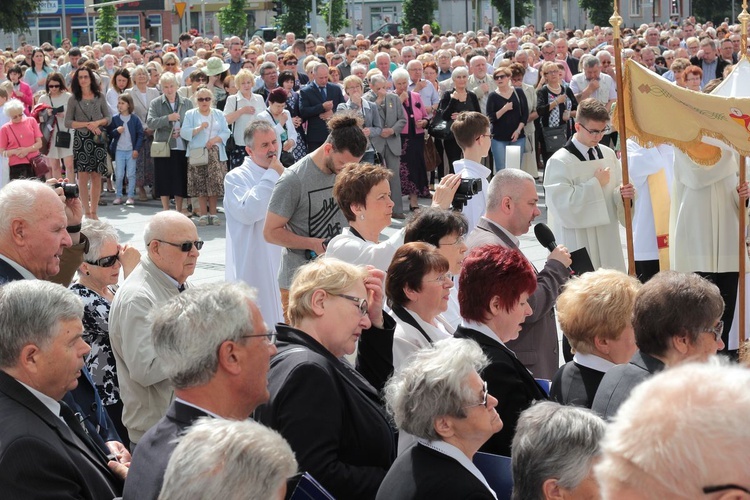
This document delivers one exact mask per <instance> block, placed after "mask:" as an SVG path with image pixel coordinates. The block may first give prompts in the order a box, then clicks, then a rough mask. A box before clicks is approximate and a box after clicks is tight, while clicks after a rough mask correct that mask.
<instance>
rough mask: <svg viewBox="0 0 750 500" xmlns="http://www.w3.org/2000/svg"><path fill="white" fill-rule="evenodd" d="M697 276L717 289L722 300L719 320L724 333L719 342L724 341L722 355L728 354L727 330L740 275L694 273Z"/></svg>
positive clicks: (732, 316)
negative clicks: (722, 323)
mask: <svg viewBox="0 0 750 500" xmlns="http://www.w3.org/2000/svg"><path fill="white" fill-rule="evenodd" d="M695 274H697V275H698V276H702V277H704V278H706V279H707V280H708V281H710V282H711V283H713V284H714V285H716V286H717V287H719V292H721V298H722V299H724V314H722V315H721V320H722V321H723V322H724V331H723V332H722V334H721V340H723V341H724V349H722V350H721V352H722V353H729V354H730V355H732V353H730V352H729V329H730V328H732V319H733V318H734V305H735V302H736V301H737V284H738V283H739V279H740V273H739V272H737V273H702V272H696V273H695Z"/></svg>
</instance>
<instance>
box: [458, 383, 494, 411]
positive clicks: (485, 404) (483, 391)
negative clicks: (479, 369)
mask: <svg viewBox="0 0 750 500" xmlns="http://www.w3.org/2000/svg"><path fill="white" fill-rule="evenodd" d="M488 395H489V392H487V381H486V380H485V381H484V389H483V390H482V400H481V401H480V402H479V403H473V404H470V405H464V406H463V407H464V408H474V407H475V406H484V407H485V408H487V396H488Z"/></svg>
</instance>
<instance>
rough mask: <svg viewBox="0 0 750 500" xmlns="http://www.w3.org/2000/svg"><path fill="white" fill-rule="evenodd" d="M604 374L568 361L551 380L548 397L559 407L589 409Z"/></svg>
mask: <svg viewBox="0 0 750 500" xmlns="http://www.w3.org/2000/svg"><path fill="white" fill-rule="evenodd" d="M603 377H604V372H600V371H598V370H594V369H593V368H589V367H587V366H582V365H579V364H578V363H575V362H573V361H570V362H568V363H566V364H565V365H563V366H562V367H560V369H559V370H558V371H557V373H556V374H555V377H554V378H553V379H552V387H551V388H550V391H549V395H550V398H552V400H554V401H557V402H558V403H560V404H561V405H570V406H581V407H583V408H591V404H592V403H593V402H594V396H595V395H596V390H597V389H598V388H599V384H600V383H601V381H602V378H603Z"/></svg>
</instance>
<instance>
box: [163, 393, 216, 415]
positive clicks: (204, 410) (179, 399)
mask: <svg viewBox="0 0 750 500" xmlns="http://www.w3.org/2000/svg"><path fill="white" fill-rule="evenodd" d="M174 400H175V401H179V402H180V403H182V404H184V405H185V406H190V407H191V408H195V409H196V410H200V411H202V412H203V413H205V414H206V415H211V416H212V417H214V418H223V417H221V416H220V415H217V414H216V413H214V412H211V411H208V410H207V409H205V408H201V407H200V406H198V405H194V404H193V403H190V402H188V401H185V400H184V399H182V398H178V397H175V398H174Z"/></svg>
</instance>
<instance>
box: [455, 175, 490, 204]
mask: <svg viewBox="0 0 750 500" xmlns="http://www.w3.org/2000/svg"><path fill="white" fill-rule="evenodd" d="M481 190H482V179H461V184H459V185H458V189H457V190H456V194H454V195H453V201H452V202H451V205H452V206H453V210H458V211H461V210H462V209H463V208H464V207H465V206H466V203H467V202H468V201H469V200H470V199H472V198H473V197H474V195H475V194H478V193H479V192H480V191H481Z"/></svg>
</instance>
